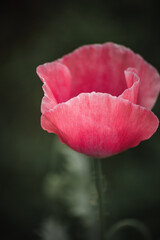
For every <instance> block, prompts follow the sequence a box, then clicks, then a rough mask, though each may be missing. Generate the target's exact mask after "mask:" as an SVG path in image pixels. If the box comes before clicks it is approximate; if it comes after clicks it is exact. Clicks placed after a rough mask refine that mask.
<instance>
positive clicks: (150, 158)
mask: <svg viewBox="0 0 160 240" xmlns="http://www.w3.org/2000/svg"><path fill="white" fill-rule="evenodd" d="M0 21H1V38H0V43H1V44H0V46H1V60H2V61H1V65H0V66H1V88H0V90H1V94H0V95H1V98H2V99H1V118H0V121H1V158H0V182H1V185H0V196H1V198H0V220H1V222H2V223H3V224H2V225H3V227H2V230H1V232H0V239H3V240H8V239H14V238H15V239H17V240H18V239H23V240H25V239H26V240H36V239H44V240H51V239H55V240H58V239H59V240H64V239H66V240H69V239H74V240H82V239H83V240H85V239H93V240H94V239H98V223H97V212H96V201H97V194H96V190H95V188H94V185H93V181H92V180H93V179H92V178H93V176H92V173H91V160H90V159H89V158H86V157H85V156H82V155H80V154H77V153H75V152H73V151H71V150H69V149H68V148H67V147H66V146H64V145H62V144H61V143H59V140H58V138H57V137H56V136H54V135H53V134H48V133H46V132H44V131H43V130H42V129H41V126H40V115H41V114H40V102H41V98H42V96H43V92H42V90H41V86H42V83H41V82H40V80H39V79H38V77H37V76H36V73H35V69H36V67H37V66H38V65H39V64H42V63H44V62H49V61H53V60H55V59H57V58H59V57H61V56H63V55H64V54H66V53H68V52H70V51H72V50H74V49H75V48H76V47H78V46H80V45H84V44H89V43H103V42H106V41H113V42H116V43H120V44H123V45H126V46H128V47H130V48H131V49H132V50H134V51H135V52H138V53H139V54H141V55H142V56H143V57H144V58H145V59H146V60H147V61H149V62H150V63H151V64H152V65H154V66H155V67H156V68H157V69H158V70H159V71H160V61H159V53H160V44H159V38H160V15H159V8H158V0H157V1H156V0H142V1H138V0H134V1H126V0H121V1H102V0H100V1H83V0H81V1H63V0H62V1H59V2H54V1H49V0H46V1H45V2H44V1H41V0H33V1H24V2H21V1H17V0H16V1H10V0H9V1H6V2H4V3H3V4H2V7H1V10H0ZM153 110H154V112H155V113H156V115H157V116H158V117H159V118H160V99H159V100H158V101H157V104H156V105H155V107H154V109H153ZM159 142H160V134H159V130H158V131H157V133H156V134H154V136H153V137H152V138H151V139H150V140H148V141H145V142H143V143H141V144H140V145H139V146H138V147H137V148H134V149H130V150H128V151H126V152H124V153H121V154H119V155H117V156H113V157H110V158H108V159H104V160H103V173H104V175H105V178H106V180H105V181H106V183H105V186H106V189H105V207H106V208H105V217H106V229H110V228H111V226H113V225H114V224H116V223H117V222H119V221H122V220H123V219H128V218H129V219H136V220H138V221H141V222H142V223H143V224H145V226H146V227H147V229H148V231H149V232H150V234H151V236H152V239H157V240H158V239H159V238H160V233H159V222H160V191H159V184H160V174H159V172H160V160H159V159H160V148H159ZM132 238H133V239H137V240H138V239H144V237H143V236H142V235H141V234H140V233H139V232H138V231H137V230H136V229H130V228H126V230H121V233H120V234H118V236H117V234H116V233H115V236H112V240H113V239H130V240H132Z"/></svg>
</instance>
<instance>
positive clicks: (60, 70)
mask: <svg viewBox="0 0 160 240" xmlns="http://www.w3.org/2000/svg"><path fill="white" fill-rule="evenodd" d="M37 74H38V76H39V77H40V79H41V80H42V82H43V83H44V88H43V90H44V92H45V95H46V97H47V98H48V99H50V100H51V98H52V97H53V99H54V100H53V102H54V103H55V104H56V102H57V103H61V102H65V101H67V100H68V99H69V98H70V84H71V74H70V72H69V70H68V68H67V67H66V66H65V65H63V64H61V63H58V62H52V63H46V64H44V65H40V66H39V67H38V68H37ZM48 92H49V93H48ZM46 101H47V102H49V100H46V98H45V99H44V102H43V103H42V104H45V102H46ZM47 105H48V104H47ZM42 108H43V107H42ZM44 108H45V106H44ZM47 108H49V106H47Z"/></svg>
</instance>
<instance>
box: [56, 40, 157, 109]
mask: <svg viewBox="0 0 160 240" xmlns="http://www.w3.org/2000/svg"><path fill="white" fill-rule="evenodd" d="M58 61H59V62H61V63H63V64H65V65H66V66H67V67H68V68H69V70H70V72H71V75H72V83H71V97H74V96H77V95H78V94H80V93H83V92H92V91H95V92H102V93H109V94H111V95H113V96H119V95H120V94H122V93H123V92H124V90H125V89H126V88H127V86H126V81H125V77H124V71H125V70H126V69H127V68H129V67H132V68H135V69H136V70H137V73H138V76H139V77H140V79H141V84H140V89H139V97H138V104H140V105H142V106H144V107H146V108H149V109H151V108H152V107H153V105H154V103H155V101H156V99H157V96H158V94H159V91H160V76H159V74H158V72H157V71H156V69H155V68H154V67H152V66H151V65H150V64H149V63H147V62H146V61H144V59H143V58H142V57H141V56H140V55H138V54H135V53H134V52H132V51H131V50H130V49H128V48H126V47H123V46H121V45H117V44H113V43H105V44H95V45H88V46H87V45H86V46H83V47H80V48H79V49H77V50H75V51H74V52H72V53H70V54H68V55H65V56H64V57H63V58H62V59H59V60H58Z"/></svg>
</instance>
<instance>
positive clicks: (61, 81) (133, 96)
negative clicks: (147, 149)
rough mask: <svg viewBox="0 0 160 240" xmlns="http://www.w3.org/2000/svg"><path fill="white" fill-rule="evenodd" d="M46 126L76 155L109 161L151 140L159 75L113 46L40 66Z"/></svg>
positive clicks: (87, 48)
mask: <svg viewBox="0 0 160 240" xmlns="http://www.w3.org/2000/svg"><path fill="white" fill-rule="evenodd" d="M37 74H38V76H39V77H40V79H41V80H42V82H43V90H44V97H43V99H42V105H41V111H42V117H41V125H42V128H43V129H45V130H47V131H48V132H50V133H55V134H57V135H58V136H59V138H60V140H61V141H62V142H63V143H65V144H67V145H68V146H69V147H71V148H72V149H74V150H75V151H77V152H80V153H83V154H86V155H89V156H94V157H107V156H110V155H113V154H117V153H119V152H121V151H124V150H126V149H128V148H131V147H135V146H137V145H138V144H139V143H140V142H141V141H143V140H146V139H148V138H150V137H151V136H152V135H153V133H154V132H155V131H156V129H157V127H158V124H159V121H158V119H157V117H156V116H155V115H154V114H153V113H152V112H151V108H152V107H153V105H154V103H155V101H156V99H157V96H158V94H159V91H160V76H159V74H158V72H157V70H156V69H155V68H154V67H153V66H151V65H150V64H149V63H147V62H146V61H145V60H144V59H143V58H142V57H141V56H140V55H138V54H135V53H134V52H133V51H131V50H130V49H128V48H126V47H124V46H121V45H117V44H114V43H105V44H95V45H86V46H83V47H80V48H78V49H77V50H75V51H74V52H72V53H70V54H67V55H65V56H64V57H62V58H61V59H58V60H57V61H54V62H51V63H46V64H44V65H40V66H39V67H38V68H37Z"/></svg>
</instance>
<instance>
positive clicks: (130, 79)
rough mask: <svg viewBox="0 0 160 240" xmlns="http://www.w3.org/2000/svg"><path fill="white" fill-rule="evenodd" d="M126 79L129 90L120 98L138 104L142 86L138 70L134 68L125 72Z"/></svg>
mask: <svg viewBox="0 0 160 240" xmlns="http://www.w3.org/2000/svg"><path fill="white" fill-rule="evenodd" d="M125 78H126V83H127V86H128V88H127V89H126V90H125V91H124V92H123V93H122V94H121V95H120V96H119V97H120V98H123V99H127V100H129V101H130V102H132V103H135V104H136V103H137V100H138V92H139V85H140V79H139V77H138V75H137V73H136V70H135V69H134V68H128V69H127V70H126V71H125Z"/></svg>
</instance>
